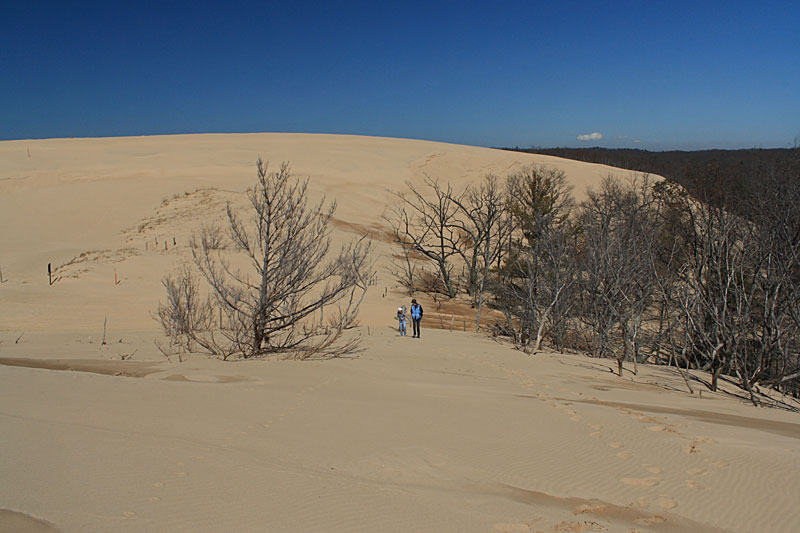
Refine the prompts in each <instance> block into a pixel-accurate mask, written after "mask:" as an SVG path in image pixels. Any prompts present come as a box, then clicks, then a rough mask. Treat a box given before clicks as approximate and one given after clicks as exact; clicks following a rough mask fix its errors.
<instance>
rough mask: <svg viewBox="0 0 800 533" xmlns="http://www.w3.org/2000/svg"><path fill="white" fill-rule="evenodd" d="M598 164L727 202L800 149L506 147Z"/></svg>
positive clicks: (790, 161) (795, 159)
mask: <svg viewBox="0 0 800 533" xmlns="http://www.w3.org/2000/svg"><path fill="white" fill-rule="evenodd" d="M505 150H511V151H517V152H524V153H531V154H542V155H551V156H555V157H563V158H566V159H574V160H577V161H585V162H588V163H599V164H601V165H609V166H612V167H617V168H624V169H628V170H634V171H637V172H642V173H646V174H657V175H659V176H663V177H665V178H667V179H668V180H670V181H674V182H676V183H679V184H680V185H681V186H683V187H684V188H685V189H686V190H687V191H689V193H690V194H692V195H693V196H695V197H703V196H707V195H709V194H710V193H713V192H714V190H715V189H719V188H724V190H725V191H726V194H727V196H728V199H729V202H734V201H735V200H736V199H737V198H739V197H747V196H749V195H750V194H752V193H753V192H757V188H758V182H759V176H760V175H761V174H762V173H763V172H764V171H765V169H791V168H794V169H795V171H796V169H797V168H798V165H800V148H797V147H796V148H766V149H764V148H749V149H741V150H694V151H682V150H671V151H664V152H651V151H648V150H639V149H635V148H599V147H594V148H529V149H520V148H505Z"/></svg>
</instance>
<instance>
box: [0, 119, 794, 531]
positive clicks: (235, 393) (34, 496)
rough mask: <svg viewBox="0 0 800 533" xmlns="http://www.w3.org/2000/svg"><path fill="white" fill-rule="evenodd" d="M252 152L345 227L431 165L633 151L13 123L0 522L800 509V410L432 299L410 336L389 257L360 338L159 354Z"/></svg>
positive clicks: (666, 524)
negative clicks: (196, 238) (191, 260)
mask: <svg viewBox="0 0 800 533" xmlns="http://www.w3.org/2000/svg"><path fill="white" fill-rule="evenodd" d="M28 154H30V156H29V155H28ZM258 156H262V157H263V158H264V159H268V160H270V161H271V162H272V163H273V165H277V164H279V163H280V162H281V161H290V162H291V163H292V166H293V168H294V170H295V172H296V173H297V174H298V175H301V176H305V175H307V176H310V177H311V179H312V182H311V183H312V188H313V193H314V194H315V195H317V196H319V195H321V194H326V195H328V197H329V198H335V199H336V200H337V201H338V203H339V210H338V212H337V220H338V221H339V223H338V226H337V228H338V229H337V239H343V238H345V237H346V236H347V235H350V234H351V233H352V232H354V231H362V230H364V229H370V228H372V229H374V228H375V227H376V224H379V222H380V216H381V214H382V212H383V210H384V209H385V206H386V205H387V202H388V201H389V198H390V197H389V193H388V190H389V189H397V188H399V187H401V186H402V184H403V182H404V181H405V180H406V179H409V180H421V179H422V178H423V176H424V175H425V173H427V174H429V175H431V176H436V177H439V178H441V179H447V180H450V181H452V182H454V183H458V184H461V185H463V184H466V183H467V182H469V181H474V180H477V179H479V178H480V177H482V176H483V175H485V174H486V173H488V172H493V173H496V174H498V175H501V176H502V175H504V174H506V173H508V172H509V171H512V170H514V169H518V168H520V167H522V166H524V165H528V164H531V163H545V164H550V165H553V166H557V167H559V168H563V169H564V170H565V172H567V175H568V178H569V180H570V181H571V182H572V183H573V184H574V185H575V188H576V195H578V196H580V195H582V194H584V191H585V188H586V186H587V185H591V184H593V183H597V181H598V180H599V179H600V178H601V177H602V176H603V175H605V174H607V173H609V172H617V173H622V172H623V171H617V170H615V169H610V168H608V167H602V166H598V165H588V164H582V163H576V162H569V161H564V160H559V159H555V158H545V157H536V156H528V155H524V154H514V153H506V152H501V151H495V150H488V149H483V148H472V147H464V146H456V145H447V144H440V143H430V142H423V141H408V140H398V139H382V138H364V137H350V136H331V135H278V134H259V135H255V134H254V135H196V136H168V137H142V138H120V139H75V140H72V139H65V140H43V141H12V142H1V143H0V225H2V227H3V228H4V229H3V231H2V232H0V269H2V273H3V278H4V280H6V282H5V283H3V284H2V285H0V479H2V482H0V531H16V530H21V531H52V530H54V529H58V530H62V531H221V530H222V531H497V532H500V531H503V532H512V531H606V530H608V531H793V530H795V529H796V524H797V523H798V522H799V521H800V509H798V507H797V505H796V502H795V500H796V495H797V494H798V493H800V475H798V474H800V456H799V454H800V446H798V444H799V443H800V417H798V415H797V414H795V413H791V412H786V411H779V410H775V409H763V408H762V409H757V408H754V407H752V406H749V405H747V404H745V403H744V402H743V401H742V400H741V399H740V398H738V397H736V396H735V395H733V394H730V392H732V391H733V389H732V388H728V389H727V390H722V391H720V392H719V393H716V394H711V393H703V395H702V397H698V396H692V395H689V394H688V393H687V392H686V389H685V385H684V384H683V380H682V379H681V378H680V377H678V376H676V375H675V374H673V373H672V372H670V371H669V370H668V369H664V368H654V367H649V366H647V365H642V366H641V371H640V374H639V375H638V376H632V375H626V376H625V378H622V379H620V378H618V377H616V376H614V375H613V374H612V372H611V370H612V369H611V367H612V365H611V364H609V363H608V362H606V361H604V360H595V359H589V358H586V357H582V356H578V355H557V354H543V355H537V356H533V357H532V356H527V355H525V354H523V353H521V352H518V351H515V350H513V349H512V348H511V347H510V346H508V345H506V344H504V343H501V342H496V341H494V340H492V339H490V338H488V337H485V336H480V335H475V334H472V333H466V332H463V331H453V332H451V331H447V330H437V329H431V326H436V325H437V322H438V320H437V319H435V318H434V317H435V316H436V315H435V314H432V315H431V318H430V319H428V318H426V322H425V323H424V324H423V325H424V326H425V329H424V330H423V338H422V339H420V340H416V339H410V338H408V337H404V338H401V337H398V336H397V335H396V334H395V332H394V331H393V329H392V328H391V316H392V310H393V308H394V307H395V306H396V305H397V303H398V302H400V303H403V302H405V301H406V299H407V298H406V297H405V296H403V295H402V294H400V293H399V292H398V291H396V290H395V289H394V287H393V286H392V281H391V280H390V279H389V277H388V276H387V274H386V272H385V271H382V270H381V269H380V268H379V276H380V279H379V284H378V288H377V289H378V290H375V291H372V293H371V294H370V295H369V296H368V299H367V301H366V303H365V308H364V312H363V314H362V323H363V327H361V328H360V334H361V335H362V336H363V338H364V346H363V351H362V352H360V353H359V354H357V355H356V356H354V357H349V358H344V359H339V360H332V361H314V362H302V363H301V362H293V361H244V362H229V363H225V362H222V361H217V360H212V359H208V358H206V357H204V356H200V355H192V356H189V357H188V358H187V359H186V360H184V361H183V362H178V361H177V360H175V359H174V358H173V359H172V360H170V361H167V360H166V359H165V358H164V357H163V356H162V355H161V354H160V353H159V352H158V351H157V350H156V348H155V347H154V345H153V339H154V338H156V337H157V336H158V335H159V332H158V331H157V325H156V323H155V321H154V320H153V319H152V313H153V311H154V309H155V307H156V305H157V303H158V300H159V299H161V298H163V296H162V288H161V285H160V279H161V277H162V276H163V275H164V274H166V273H167V272H169V271H170V270H171V269H173V268H175V266H176V265H177V264H179V263H180V262H181V261H186V260H187V258H188V253H187V248H186V241H187V238H188V236H189V234H190V232H191V231H192V230H193V229H195V228H196V227H197V225H198V224H199V223H201V222H202V221H203V220H207V219H208V218H209V217H217V216H221V209H223V208H224V205H225V202H226V201H231V202H241V200H242V194H241V193H242V191H244V190H245V188H246V187H248V186H249V185H250V184H251V183H252V181H253V176H254V172H255V171H254V161H255V159H256V158H257V157H258ZM173 238H174V241H173ZM156 240H158V244H156ZM165 243H166V244H165ZM165 248H166V249H165ZM389 250H390V248H389V245H388V244H387V243H379V247H378V251H379V257H378V261H379V266H380V262H381V261H385V260H386V256H387V254H388V253H389ZM48 262H50V263H52V264H53V266H54V267H55V269H56V276H57V277H60V278H61V279H60V280H59V281H58V282H56V283H55V284H54V285H52V286H49V284H48V280H47V270H46V268H47V263H48ZM115 271H116V276H117V281H118V283H115V280H114V276H115ZM384 291H385V294H386V296H384ZM425 304H426V306H427V307H426V309H431V311H434V310H435V304H433V303H432V302H425ZM441 312H442V313H445V312H446V313H450V314H451V316H452V315H453V314H457V313H460V314H464V313H468V312H469V310H468V307H467V309H466V310H464V309H460V308H458V306H457V305H456V306H452V307H447V308H446V309H444V310H442V311H441ZM427 315H428V313H427V312H426V317H427ZM104 320H107V339H106V340H107V342H106V344H105V345H103V344H101V338H102V334H103V322H104ZM447 329H449V328H447ZM455 329H458V328H457V327H456V328H455ZM462 329H463V328H462ZM723 389H725V387H723Z"/></svg>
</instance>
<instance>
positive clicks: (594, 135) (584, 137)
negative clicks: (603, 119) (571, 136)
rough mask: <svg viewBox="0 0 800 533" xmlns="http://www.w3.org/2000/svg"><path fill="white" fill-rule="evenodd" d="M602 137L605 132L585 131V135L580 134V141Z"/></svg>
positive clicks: (595, 139)
mask: <svg viewBox="0 0 800 533" xmlns="http://www.w3.org/2000/svg"><path fill="white" fill-rule="evenodd" d="M602 138H603V134H602V133H597V132H594V133H585V134H583V135H578V140H579V141H599V140H600V139H602Z"/></svg>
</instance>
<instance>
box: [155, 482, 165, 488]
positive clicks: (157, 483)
mask: <svg viewBox="0 0 800 533" xmlns="http://www.w3.org/2000/svg"><path fill="white" fill-rule="evenodd" d="M153 486H154V487H163V486H164V483H162V482H161V481H156V482H155V483H153Z"/></svg>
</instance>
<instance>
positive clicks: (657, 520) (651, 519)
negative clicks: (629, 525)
mask: <svg viewBox="0 0 800 533" xmlns="http://www.w3.org/2000/svg"><path fill="white" fill-rule="evenodd" d="M666 521H667V519H666V518H664V517H663V516H660V515H653V516H648V517H647V518H637V519H636V520H634V523H635V524H636V525H639V526H650V525H653V524H663V523H664V522H666Z"/></svg>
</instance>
